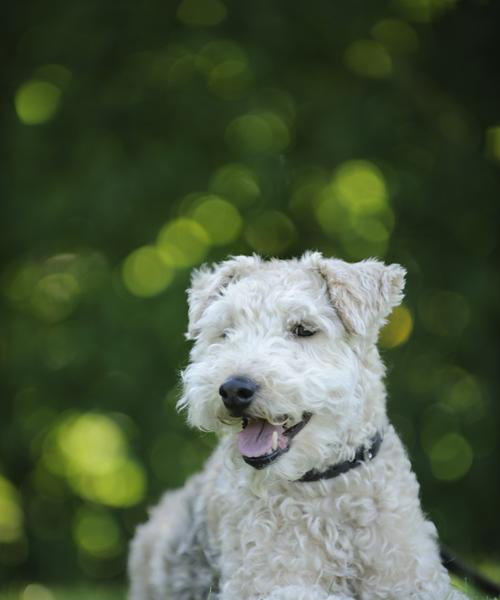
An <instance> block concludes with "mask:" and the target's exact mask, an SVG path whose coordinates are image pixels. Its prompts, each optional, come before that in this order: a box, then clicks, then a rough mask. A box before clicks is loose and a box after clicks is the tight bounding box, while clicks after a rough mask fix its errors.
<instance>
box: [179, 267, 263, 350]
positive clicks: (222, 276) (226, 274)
mask: <svg viewBox="0 0 500 600" xmlns="http://www.w3.org/2000/svg"><path fill="white" fill-rule="evenodd" d="M260 261H261V259H260V257H258V256H256V255H253V256H233V257H231V258H230V259H228V260H226V261H224V262H222V263H218V264H214V265H203V266H202V267H200V268H199V269H197V270H195V271H193V274H192V276H191V287H190V288H189V289H188V291H187V294H188V305H189V323H188V331H187V334H186V337H187V339H189V340H194V339H196V337H197V336H198V335H199V333H200V320H201V318H202V317H203V315H204V313H205V310H206V309H207V307H208V306H209V305H210V304H211V303H212V302H213V301H214V300H216V299H217V298H218V297H220V296H221V294H222V293H223V292H224V289H225V288H226V287H227V286H228V285H229V284H230V283H231V281H234V280H235V279H239V278H241V277H243V276H245V275H247V274H248V273H250V272H251V271H253V270H255V268H256V267H257V265H258V264H259V263H260Z"/></svg>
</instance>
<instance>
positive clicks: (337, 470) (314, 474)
mask: <svg viewBox="0 0 500 600" xmlns="http://www.w3.org/2000/svg"><path fill="white" fill-rule="evenodd" d="M382 440H383V437H382V434H381V433H380V432H379V431H377V433H376V434H375V435H374V436H373V437H372V438H371V440H370V443H369V444H368V446H360V447H359V448H358V449H357V450H356V454H355V455H354V458H353V459H352V460H345V461H344V462H341V463H337V464H336V465H332V466H331V467H328V468H327V469H325V470H324V471H316V469H311V470H310V471H307V473H306V474H305V475H303V476H302V477H301V478H300V479H298V480H297V481H319V480H320V479H332V478H333V477H338V476H339V475H342V473H347V471H350V470H351V469H355V468H356V467H359V466H360V465H362V464H363V463H364V462H366V461H370V460H373V459H374V458H375V457H376V456H377V454H378V451H379V450H380V446H381V444H382Z"/></svg>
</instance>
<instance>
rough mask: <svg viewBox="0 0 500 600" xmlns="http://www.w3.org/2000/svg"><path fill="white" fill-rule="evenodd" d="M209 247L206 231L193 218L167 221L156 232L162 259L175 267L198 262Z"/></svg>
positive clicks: (190, 265)
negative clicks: (158, 231) (157, 232)
mask: <svg viewBox="0 0 500 600" xmlns="http://www.w3.org/2000/svg"><path fill="white" fill-rule="evenodd" d="M209 247H210V237H209V235H208V233H207V231H206V230H205V229H204V228H203V227H202V226H201V225H200V224H199V223H198V221H195V220H194V219H187V218H185V217H181V218H179V219H174V220H173V221H169V222H168V223H167V224H166V225H164V227H162V229H161V230H160V233H159V234H158V240H157V248H158V251H159V252H160V254H161V255H162V257H163V259H164V260H165V261H167V262H168V263H169V264H171V265H172V266H173V267H176V268H189V267H192V266H194V265H197V264H199V263H200V262H201V261H202V260H203V259H204V258H205V256H206V254H207V252H208V249H209Z"/></svg>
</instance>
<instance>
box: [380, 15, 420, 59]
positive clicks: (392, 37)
mask: <svg viewBox="0 0 500 600" xmlns="http://www.w3.org/2000/svg"><path fill="white" fill-rule="evenodd" d="M372 35H373V37H374V38H375V39H376V40H377V41H378V42H380V43H381V44H383V45H384V46H385V47H386V48H387V49H388V50H389V51H390V52H393V53H394V54H409V53H411V52H415V51H416V50H417V49H418V37H417V34H416V32H415V30H414V29H413V27H411V25H408V23H405V22H404V21H401V20H400V19H383V20H382V21H379V22H378V23H377V24H376V25H374V26H373V28H372Z"/></svg>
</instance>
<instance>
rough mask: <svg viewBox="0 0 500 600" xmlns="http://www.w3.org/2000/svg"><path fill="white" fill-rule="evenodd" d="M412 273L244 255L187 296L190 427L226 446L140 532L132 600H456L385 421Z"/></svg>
mask: <svg viewBox="0 0 500 600" xmlns="http://www.w3.org/2000/svg"><path fill="white" fill-rule="evenodd" d="M404 277H405V271H404V269H403V268H402V267H400V266H399V265H390V266H386V265H384V264H382V263H380V262H378V261H376V260H368V261H363V262H360V263H356V264H348V263H345V262H343V261H341V260H334V259H325V258H323V257H322V256H321V254H319V253H317V252H316V253H307V254H305V255H304V256H303V257H302V258H301V259H296V260H289V261H282V260H271V261H268V262H266V261H263V260H262V259H260V258H259V257H257V256H252V257H247V256H239V257H236V258H232V259H230V260H228V261H226V262H223V263H221V264H220V265H216V266H215V267H213V268H212V269H201V270H199V271H198V272H196V273H195V274H194V276H193V280H192V287H191V289H190V291H189V332H188V336H189V338H190V339H192V340H194V341H195V344H194V347H193V349H192V352H191V362H190V364H189V366H188V367H187V369H186V370H185V371H184V373H183V382H184V394H183V397H182V398H181V400H180V403H179V404H180V407H181V408H187V409H188V414H189V422H190V423H191V424H192V425H194V426H196V427H198V428H200V429H203V430H206V431H215V432H216V433H217V434H218V435H219V436H220V444H219V446H218V448H217V450H216V451H215V453H214V454H213V456H212V457H211V459H210V460H209V462H208V464H207V465H206V467H205V469H204V471H203V472H202V473H201V474H199V475H196V476H194V477H193V478H191V479H190V480H189V481H188V482H187V484H186V486H185V487H184V488H183V489H181V490H178V491H174V492H169V493H167V494H166V495H165V496H164V498H163V499H162V501H161V502H160V504H159V505H158V506H157V507H156V508H155V509H153V511H152V513H151V518H150V520H149V522H148V523H147V524H145V525H143V526H141V527H139V529H138V531H137V534H136V536H135V539H134V541H133V543H132V548H131V555H130V563H129V570H130V578H131V590H130V599H131V600H167V599H171V600H207V598H211V599H215V598H217V599H219V600H240V599H242V600H353V599H356V600H377V599H384V600H389V599H390V600H410V599H414V600H417V599H418V600H451V599H453V600H458V599H461V598H465V596H464V595H463V594H462V593H460V592H458V591H456V590H453V589H452V588H451V587H450V581H449V577H448V573H447V571H446V569H445V568H444V567H443V566H442V564H441V562H440V558H439V551H438V545H437V541H436V538H437V536H436V529H435V527H434V525H433V524H432V523H431V522H429V521H427V520H426V519H425V517H424V515H423V514H422V510H421V508H420V503H419V498H418V489H419V488H418V483H417V481H416V478H415V475H414V474H413V473H412V471H411V467H410V463H409V461H408V458H407V456H406V453H405V450H404V448H403V446H402V444H401V442H400V440H399V438H398V436H397V434H396V432H395V431H394V429H393V427H392V426H391V425H390V423H389V422H388V420H387V416H386V409H385V404H386V391H385V387H384V383H383V376H384V367H383V364H382V361H381V359H380V356H379V353H378V351H377V348H376V341H377V336H378V332H379V329H380V327H381V325H382V324H383V323H384V321H385V319H386V317H387V316H388V315H389V313H390V312H391V309H392V308H393V307H394V306H396V305H397V304H399V303H400V302H401V299H402V290H403V286H404Z"/></svg>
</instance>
